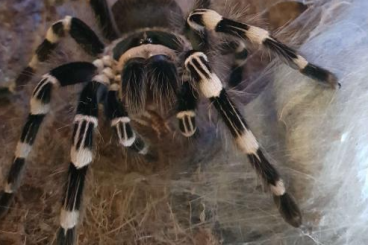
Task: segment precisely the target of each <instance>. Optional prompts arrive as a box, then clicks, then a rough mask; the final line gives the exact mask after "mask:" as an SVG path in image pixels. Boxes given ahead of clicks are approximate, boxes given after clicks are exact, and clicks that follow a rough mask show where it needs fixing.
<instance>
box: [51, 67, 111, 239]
mask: <svg viewBox="0 0 368 245" xmlns="http://www.w3.org/2000/svg"><path fill="white" fill-rule="evenodd" d="M111 79H114V74H113V71H112V70H111V68H105V69H103V70H102V71H101V68H100V72H99V74H98V75H96V76H94V77H93V78H92V81H91V82H89V83H88V84H87V85H86V86H85V87H84V89H83V90H82V92H81V95H80V97H79V103H78V107H77V113H76V116H75V117H74V131H73V136H72V146H71V151H70V159H71V161H70V165H69V171H68V180H67V183H66V185H65V192H64V197H63V201H62V208H61V213H60V228H59V232H58V237H57V242H58V244H60V245H67V244H68V245H71V244H74V241H75V238H76V236H75V231H76V226H77V224H78V222H79V210H80V207H81V204H82V196H83V190H84V183H85V178H86V175H87V171H88V167H89V164H90V163H91V162H92V161H93V152H92V149H93V135H94V130H95V128H96V127H97V124H98V103H99V101H100V100H101V98H103V94H104V93H105V92H106V89H107V87H108V86H109V84H110V80H111Z"/></svg>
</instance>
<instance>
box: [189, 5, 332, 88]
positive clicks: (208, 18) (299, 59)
mask: <svg viewBox="0 0 368 245" xmlns="http://www.w3.org/2000/svg"><path fill="white" fill-rule="evenodd" d="M187 23H188V25H189V26H190V27H191V28H193V29H195V30H197V31H202V30H209V31H215V32H217V33H225V34H228V35H231V36H234V37H238V38H240V39H242V40H249V41H250V42H252V43H255V44H258V45H262V46H264V47H266V48H268V49H269V50H270V51H271V52H273V53H275V54H278V55H279V56H280V57H281V58H282V59H283V60H284V62H285V63H287V64H288V65H290V66H291V67H292V68H294V69H298V70H299V71H300V72H301V73H302V74H304V75H306V76H308V77H310V78H312V79H314V80H316V81H319V82H322V83H325V84H328V85H330V86H331V87H333V88H336V87H337V86H339V84H338V82H337V78H336V76H335V75H334V74H332V73H331V72H329V71H327V70H325V69H323V68H321V67H319V66H317V65H314V64H312V63H309V62H308V61H307V60H306V59H305V58H304V57H303V56H301V55H300V54H298V53H297V52H296V51H295V50H293V49H292V48H290V47H288V46H286V45H285V44H283V43H281V42H279V41H278V40H277V39H276V38H274V37H272V36H271V34H270V33H269V32H268V31H266V30H264V29H261V28H259V27H256V26H251V25H247V24H244V23H240V22H236V21H233V20H230V19H227V18H224V17H222V16H221V15H220V14H218V13H217V12H216V11H213V10H209V9H196V10H194V11H193V12H192V13H191V14H190V15H189V17H188V19H187Z"/></svg>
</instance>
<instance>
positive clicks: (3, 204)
mask: <svg viewBox="0 0 368 245" xmlns="http://www.w3.org/2000/svg"><path fill="white" fill-rule="evenodd" d="M96 70H97V67H96V66H94V65H93V64H91V63H88V62H73V63H69V64H65V65H62V66H59V67H57V68H55V69H53V70H51V71H50V72H49V73H47V74H45V75H44V76H43V77H42V80H41V81H40V82H39V83H38V84H37V86H36V87H35V89H34V92H33V94H32V98H31V101H30V113H29V116H28V118H27V122H26V124H25V125H24V127H23V130H22V135H21V137H20V140H19V142H18V144H17V147H16V151H15V154H14V160H13V164H12V165H11V168H10V171H9V174H8V177H7V180H6V183H5V188H4V191H3V192H1V194H0V216H1V215H3V214H5V212H6V211H7V210H8V209H9V205H10V203H11V200H12V198H13V196H14V195H15V192H16V191H17V189H18V187H19V185H20V182H21V177H22V173H23V170H24V167H25V164H26V159H27V157H28V155H29V153H30V152H31V150H32V146H33V144H34V142H35V140H36V136H37V134H38V131H39V128H40V127H41V125H42V122H43V120H44V118H45V116H46V115H47V114H48V112H49V110H50V101H51V99H52V91H53V89H54V88H55V87H58V86H61V87H65V86H68V85H73V84H77V83H81V82H86V81H90V79H91V78H92V76H93V75H94V73H95V72H96Z"/></svg>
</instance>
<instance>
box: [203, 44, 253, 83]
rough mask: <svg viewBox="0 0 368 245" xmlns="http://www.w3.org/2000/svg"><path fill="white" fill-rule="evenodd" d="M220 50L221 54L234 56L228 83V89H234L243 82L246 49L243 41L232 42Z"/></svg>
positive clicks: (246, 55) (246, 56)
mask: <svg viewBox="0 0 368 245" xmlns="http://www.w3.org/2000/svg"><path fill="white" fill-rule="evenodd" d="M221 49H222V51H223V52H222V53H223V54H233V55H234V61H233V64H232V66H231V73H230V78H229V82H228V83H229V86H230V87H236V86H238V85H239V84H240V83H241V82H242V81H243V68H244V64H245V61H246V60H247V58H248V50H247V47H246V45H245V43H244V42H243V41H232V42H229V43H225V44H224V45H222V47H221ZM204 53H205V52H204Z"/></svg>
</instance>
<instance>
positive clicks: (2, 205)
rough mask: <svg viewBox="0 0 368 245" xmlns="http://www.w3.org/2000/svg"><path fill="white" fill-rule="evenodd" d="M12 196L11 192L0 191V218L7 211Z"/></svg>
mask: <svg viewBox="0 0 368 245" xmlns="http://www.w3.org/2000/svg"><path fill="white" fill-rule="evenodd" d="M13 196H14V194H13V193H6V192H3V191H2V192H1V193H0V218H2V217H4V216H5V214H6V213H7V212H8V210H9V207H10V203H11V201H12V199H13Z"/></svg>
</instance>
